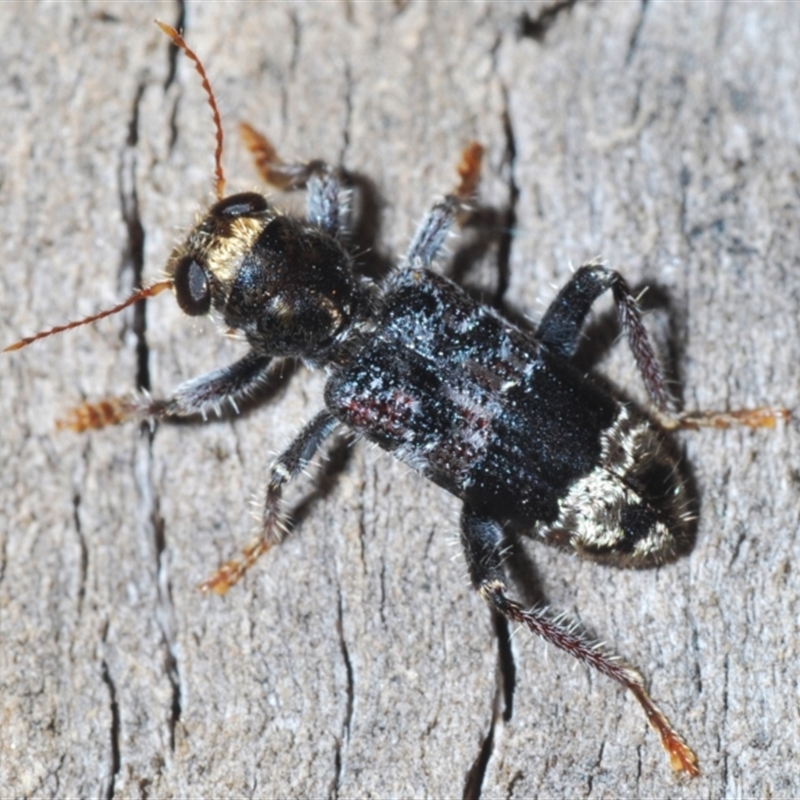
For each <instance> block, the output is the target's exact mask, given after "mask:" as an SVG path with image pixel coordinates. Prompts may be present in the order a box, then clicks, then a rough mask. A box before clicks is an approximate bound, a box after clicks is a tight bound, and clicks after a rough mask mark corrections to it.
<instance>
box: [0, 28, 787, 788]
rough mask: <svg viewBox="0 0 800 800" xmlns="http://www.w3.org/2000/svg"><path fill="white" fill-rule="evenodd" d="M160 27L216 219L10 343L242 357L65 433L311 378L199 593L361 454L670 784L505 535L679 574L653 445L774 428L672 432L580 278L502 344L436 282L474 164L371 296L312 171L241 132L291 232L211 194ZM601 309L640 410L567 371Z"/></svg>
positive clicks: (604, 658) (485, 317)
mask: <svg viewBox="0 0 800 800" xmlns="http://www.w3.org/2000/svg"><path fill="white" fill-rule="evenodd" d="M159 24H160V25H161V28H162V30H164V31H165V33H167V34H168V35H169V36H170V37H171V38H172V40H173V41H174V42H175V44H176V45H177V46H178V47H180V48H181V49H182V50H183V52H184V53H185V54H186V55H187V56H188V57H189V58H190V59H191V60H192V61H193V62H194V64H195V67H196V68H197V71H198V72H199V73H200V76H201V79H202V81H203V86H204V88H205V91H206V94H207V97H208V100H209V104H210V106H211V108H212V112H213V116H214V121H215V127H216V131H217V148H216V153H215V163H216V171H215V179H216V201H215V202H214V203H213V204H212V205H211V206H210V208H209V209H208V210H207V211H206V212H205V213H204V214H203V215H202V216H201V218H200V219H199V221H198V222H197V223H196V224H195V225H194V227H193V228H192V229H191V231H190V232H189V234H188V235H187V236H186V237H185V239H184V240H183V241H182V242H181V243H179V244H178V245H177V246H176V247H175V248H174V250H173V252H172V254H171V256H170V257H169V259H168V261H167V264H166V268H165V277H164V278H163V279H161V280H159V281H157V282H155V283H153V284H151V285H149V286H146V287H144V288H142V289H139V290H137V291H136V292H134V293H133V294H132V295H131V297H129V298H128V299H127V300H125V301H123V302H122V303H120V304H119V305H117V306H114V307H113V308H111V309H109V310H107V311H103V312H101V313H99V314H96V315H93V316H91V317H88V318H86V319H84V320H81V321H79V322H76V323H70V324H68V325H63V326H58V327H56V328H53V329H50V330H48V331H44V332H42V333H40V334H36V335H34V336H31V337H27V338H25V339H22V340H20V341H19V342H17V343H15V344H14V345H11V346H10V347H9V348H7V350H15V349H19V348H21V347H24V346H26V345H28V344H30V343H32V342H34V341H37V340H38V339H41V338H44V337H46V336H48V335H51V334H54V333H59V332H62V331H64V330H68V329H70V328H74V327H77V326H79V325H82V324H85V323H87V322H94V321H97V320H99V319H102V318H103V317H106V316H109V315H111V314H114V313H117V312H118V311H121V310H122V309H124V308H126V307H128V306H129V305H131V304H132V303H134V302H136V301H137V300H141V299H144V298H147V297H151V296H154V295H156V294H158V293H160V292H162V291H164V290H167V289H169V290H171V291H172V292H173V293H174V295H175V297H176V300H177V303H178V305H179V307H180V308H181V310H182V311H183V312H184V313H185V314H186V315H188V316H192V317H195V316H196V317H199V316H206V315H209V314H211V315H213V316H214V317H215V318H216V319H218V320H219V321H221V324H222V326H223V327H224V328H225V329H228V330H231V331H233V332H235V333H236V334H237V335H238V336H239V337H240V338H241V339H242V340H243V341H244V342H245V343H246V345H247V351H246V352H245V353H244V355H243V356H241V357H240V358H239V359H238V360H237V361H235V362H234V363H232V364H230V365H228V366H225V367H222V368H218V369H215V370H214V371H211V372H208V373H206V374H204V375H201V376H199V377H196V378H193V379H191V380H189V381H186V382H184V383H182V384H180V385H179V386H178V387H177V388H175V389H174V390H173V391H172V392H171V393H169V394H167V395H166V396H165V397H159V396H155V397H151V396H150V395H149V394H147V395H145V394H141V395H137V396H134V397H122V398H120V397H110V398H108V399H106V400H102V401H99V402H88V403H84V404H83V405H81V406H79V407H77V408H75V409H73V410H72V411H71V412H70V414H69V415H68V416H67V418H66V419H65V421H64V423H63V424H64V426H65V427H69V428H71V429H72V430H75V431H84V430H88V429H96V428H101V427H104V426H105V425H110V424H118V423H121V422H124V421H126V420H143V421H149V422H152V421H155V420H161V419H173V418H182V417H191V416H198V415H201V416H204V415H205V414H206V413H207V412H209V411H214V410H216V409H218V408H220V407H221V406H222V405H224V404H226V403H227V404H230V405H231V406H232V407H233V408H234V409H236V408H238V406H239V404H240V403H241V402H242V401H245V400H247V399H248V398H249V397H251V396H252V395H253V394H257V393H258V392H259V391H260V390H261V389H262V388H263V387H264V385H265V383H267V382H268V381H269V380H270V377H271V375H272V369H273V365H274V364H275V363H276V360H280V359H302V360H303V361H304V362H305V363H306V364H308V365H309V366H310V367H311V368H318V369H324V370H325V373H326V384H325V389H324V404H322V407H321V408H320V409H319V411H318V412H317V413H316V414H315V415H314V416H312V418H311V419H310V420H308V421H307V423H306V424H305V426H304V427H303V428H302V429H301V430H300V432H299V433H298V434H297V435H296V436H295V437H294V439H293V440H292V441H291V443H290V444H289V445H288V446H287V447H286V448H285V450H284V451H283V452H282V453H281V454H280V455H279V456H278V458H277V459H276V460H275V461H274V463H273V464H272V466H271V467H270V471H269V479H268V485H267V489H266V492H265V498H264V501H263V506H262V511H261V519H260V524H259V530H258V533H257V535H256V536H255V538H253V540H252V541H250V542H249V543H248V544H247V545H246V546H245V548H244V549H243V551H242V554H241V555H240V556H239V557H238V558H234V559H231V560H229V561H227V562H225V563H224V564H222V566H221V567H220V568H219V569H218V570H217V571H216V572H215V573H214V574H213V575H212V576H211V577H210V578H209V579H207V580H206V581H205V582H204V583H203V584H202V585H201V588H202V589H203V590H204V591H210V592H215V593H217V594H225V593H226V592H227V591H228V590H229V589H230V588H231V587H232V586H234V585H235V584H236V583H237V582H239V581H240V580H241V579H242V578H243V577H244V576H245V574H246V573H247V571H248V570H249V569H250V568H251V567H253V565H254V564H255V562H256V561H257V560H258V559H259V558H260V556H261V555H263V554H264V553H266V552H267V551H268V550H270V549H271V548H272V547H274V546H276V545H278V544H279V543H280V542H281V540H282V538H283V533H284V525H285V510H284V508H283V503H282V500H283V493H284V490H285V488H286V487H287V486H288V485H289V484H290V483H291V482H293V481H294V480H295V479H297V478H298V477H299V476H300V474H301V473H302V472H303V471H304V470H305V468H306V467H307V466H308V465H309V463H310V462H311V461H312V460H313V459H314V458H315V457H316V456H317V455H318V454H319V453H321V452H324V450H325V448H326V447H327V446H328V443H329V441H330V440H331V437H333V436H334V435H335V434H337V433H345V434H350V435H354V436H355V437H356V438H362V439H365V440H367V441H369V442H371V443H373V444H375V445H377V446H379V447H380V448H381V449H383V450H385V451H387V452H388V453H391V454H392V455H393V456H394V457H395V458H397V459H399V460H400V461H401V462H403V463H404V464H406V465H408V466H409V467H410V468H412V469H413V470H415V471H416V472H418V473H419V474H420V475H422V476H423V477H425V478H427V479H428V480H429V481H431V482H432V483H434V484H436V485H437V486H439V487H441V488H442V489H444V490H446V491H447V492H449V493H450V494H451V495H453V496H454V497H456V498H457V499H458V500H459V501H461V504H462V505H461V517H460V524H459V527H460V541H461V546H462V548H463V552H464V556H465V559H466V564H467V568H468V573H469V578H470V582H471V584H472V586H473V588H474V589H475V591H476V592H477V593H478V594H479V595H480V596H481V597H482V598H483V599H484V600H485V601H486V603H487V604H488V605H489V607H490V608H491V609H492V610H493V611H494V612H495V613H496V614H497V615H498V616H499V617H502V618H503V619H505V620H506V621H508V622H509V623H511V624H512V625H517V626H520V627H522V628H526V629H528V630H529V631H531V632H533V633H535V634H537V635H538V636H540V637H542V638H543V639H544V640H545V641H546V642H549V643H550V644H552V645H554V646H555V647H556V648H558V649H560V650H563V651H565V652H566V653H568V654H570V655H572V656H573V657H574V658H576V659H578V660H579V661H582V662H583V663H584V664H586V665H587V666H589V667H591V668H593V669H595V670H597V671H599V672H601V673H603V674H604V675H606V676H608V677H610V678H612V679H613V680H614V681H616V682H618V683H620V684H621V685H622V686H623V687H625V688H626V689H628V691H630V692H631V694H633V696H634V697H635V698H636V700H637V701H638V703H639V704H640V706H641V707H642V709H643V711H644V714H645V717H646V719H647V722H648V723H649V724H650V725H651V727H652V728H653V729H654V730H655V731H656V733H657V734H658V735H659V737H660V740H661V743H662V746H663V747H664V750H665V751H666V754H667V757H668V759H669V762H670V765H671V767H672V768H673V769H674V770H675V771H677V772H682V773H684V774H686V775H689V776H693V775H697V774H698V773H699V766H698V759H697V756H696V755H695V753H694V752H693V750H692V749H691V747H690V746H689V745H688V744H687V742H686V741H685V740H684V738H683V737H682V735H681V734H679V733H678V732H677V730H676V729H675V728H674V727H673V726H672V724H671V723H670V721H669V720H668V719H667V717H666V716H665V714H664V713H663V712H662V711H661V710H660V709H659V708H658V706H657V705H656V704H655V702H654V701H653V699H652V698H651V697H650V695H649V693H648V691H647V689H646V688H645V683H644V678H643V676H642V675H641V674H640V673H639V671H638V670H637V669H636V668H634V667H633V666H631V665H629V664H628V663H626V662H625V661H624V660H623V659H622V657H620V656H618V655H616V654H615V653H613V652H611V651H610V650H609V649H608V648H606V647H605V646H603V645H601V644H599V643H598V642H597V641H596V640H595V639H594V638H592V637H591V636H590V635H588V634H587V633H585V632H584V631H583V630H581V629H580V628H579V627H577V626H575V625H574V624H573V623H571V622H569V621H567V620H565V619H564V618H563V617H562V616H561V615H559V614H557V613H551V612H550V611H548V610H547V609H546V608H544V607H543V606H540V605H537V606H535V607H533V608H526V607H525V606H523V605H522V604H521V603H520V602H519V601H518V600H517V599H515V597H514V596H513V595H514V592H513V590H512V588H511V587H510V586H509V582H508V580H507V577H506V570H505V565H504V561H505V555H506V553H507V548H508V537H507V532H508V531H513V532H514V533H515V534H516V535H524V536H526V537H529V538H532V539H534V540H536V541H538V542H540V543H542V544H548V545H552V546H554V547H557V548H559V549H562V550H565V551H567V552H570V553H574V554H577V555H579V556H581V557H582V558H584V559H587V560H590V561H593V562H596V563H598V564H610V565H614V566H618V567H623V568H629V567H630V568H648V567H655V566H660V565H662V564H665V563H669V562H671V561H673V560H674V559H676V558H677V557H679V556H680V555H682V554H684V553H686V552H687V551H688V550H689V549H690V547H691V544H692V541H693V536H694V530H695V517H696V513H695V509H694V505H693V492H692V489H691V485H690V482H689V481H688V480H687V477H686V472H685V470H684V469H683V468H682V466H681V465H680V457H679V455H678V453H677V451H676V449H675V446H674V444H673V443H671V440H670V438H669V436H668V432H669V431H671V430H676V429H679V428H686V429H694V428H697V427H699V426H704V425H705V426H711V427H717V428H725V427H728V426H730V425H736V424H738V425H745V426H749V427H754V428H755V427H772V426H774V424H775V422H776V421H777V420H779V419H785V418H786V417H787V416H788V413H787V412H785V411H784V410H783V409H772V408H755V409H744V410H739V411H727V412H702V411H701V412H688V413H686V412H680V411H679V410H678V408H677V404H676V402H675V400H674V398H673V396H672V393H671V391H670V389H669V387H668V385H667V381H666V379H665V376H664V372H663V370H662V368H661V365H660V361H659V359H658V357H657V356H656V353H655V351H654V349H653V347H652V345H651V343H650V338H649V335H648V332H647V330H646V328H645V326H644V323H643V320H642V313H641V310H640V308H639V305H638V303H637V298H636V296H635V294H634V293H633V292H632V291H631V289H630V288H629V287H628V284H627V282H626V280H625V278H624V277H623V275H622V274H621V273H620V272H618V271H616V270H614V269H611V268H609V267H608V266H606V265H605V264H604V263H601V262H600V261H598V260H592V261H588V262H586V263H585V264H583V265H582V266H580V267H579V268H578V269H577V270H575V271H574V273H573V274H572V276H571V277H570V279H569V280H568V281H567V282H566V283H565V285H564V286H563V287H562V288H561V289H560V291H559V292H558V294H557V296H556V297H555V298H554V299H553V301H552V302H551V303H550V304H549V306H548V308H547V310H546V311H545V313H544V315H543V317H542V318H541V320H540V321H539V322H538V324H537V325H536V327H535V331H531V330H524V329H522V328H521V327H519V326H517V325H514V324H512V323H511V322H510V321H508V320H507V319H506V318H504V317H503V316H501V315H500V314H499V313H497V312H496V311H495V310H493V309H492V308H490V307H488V306H486V305H484V304H481V303H480V302H477V301H476V300H475V299H474V298H472V297H471V296H470V295H468V294H467V293H466V292H465V291H463V290H462V289H461V288H459V287H458V286H457V285H456V284H455V283H453V282H452V281H450V280H448V279H447V278H445V277H443V276H442V275H441V274H440V272H439V271H438V270H437V268H436V265H437V263H438V261H439V259H440V257H441V254H442V248H443V243H444V240H445V237H446V236H447V235H448V233H449V232H450V231H451V229H452V228H453V227H454V226H455V225H456V224H458V223H459V222H462V221H464V219H466V218H467V217H468V215H469V213H470V209H471V207H472V205H473V203H474V199H475V197H476V195H477V190H478V181H479V176H480V167H481V159H482V155H483V148H482V147H481V145H479V144H477V143H471V144H469V145H468V146H467V147H465V148H464V150H463V152H462V155H461V159H460V161H459V163H458V167H457V172H458V180H457V182H456V185H455V188H454V189H453V190H452V191H451V192H450V193H449V194H447V195H445V197H444V198H443V199H441V200H439V201H438V202H436V203H434V204H433V205H432V207H431V208H430V209H429V210H428V211H427V213H425V214H424V215H423V216H422V219H421V221H420V222H419V224H418V226H417V228H416V232H415V233H414V235H413V236H412V238H411V241H410V242H409V244H408V246H407V249H406V252H405V254H404V255H403V256H402V257H401V258H400V259H399V262H398V264H397V266H395V267H394V268H393V269H391V270H390V271H389V272H388V274H387V275H386V276H384V277H383V279H382V280H376V281H369V280H365V279H364V278H363V277H362V276H361V275H360V274H359V272H358V270H357V269H356V267H355V258H354V253H353V250H352V247H351V242H350V239H349V236H348V234H349V232H350V230H351V228H352V220H351V207H350V201H349V189H348V187H347V186H346V182H345V180H344V177H343V174H342V172H341V170H339V169H337V168H336V167H332V166H329V165H328V164H326V163H325V162H323V161H320V160H312V161H309V162H305V163H286V162H284V161H282V160H281V159H280V157H279V156H278V154H277V152H276V150H275V148H274V147H273V145H272V144H271V143H270V142H269V140H268V139H266V138H265V137H264V136H262V135H261V134H259V133H258V132H257V131H256V130H255V129H253V128H251V127H250V126H249V125H244V126H243V127H242V134H243V137H244V140H245V143H246V145H247V147H248V148H249V149H250V151H251V152H252V153H253V155H254V157H255V162H256V166H257V168H258V170H259V172H260V173H261V175H262V177H263V178H264V179H265V181H266V182H267V183H268V184H270V185H272V186H274V187H277V188H279V189H282V190H286V191H293V190H298V191H299V190H302V191H305V193H306V213H305V217H304V218H302V219H300V218H296V217H293V216H290V215H288V214H285V213H283V212H282V211H281V210H280V209H279V208H278V207H277V206H276V205H275V204H274V203H273V201H272V200H271V199H268V198H267V197H266V196H265V195H264V194H262V193H260V192H255V191H247V192H239V193H235V194H230V195H226V194H225V177H224V173H223V169H222V144H223V137H222V125H221V121H220V117H219V112H218V110H217V105H216V100H215V98H214V95H213V92H212V91H211V88H210V85H209V83H208V80H207V78H206V75H205V70H204V68H203V66H202V64H201V62H200V61H199V59H198V58H197V56H196V55H195V54H194V53H193V52H192V50H191V49H190V48H189V47H188V46H187V45H186V43H185V42H184V41H183V39H182V37H181V36H180V34H179V33H178V32H177V31H175V30H174V29H172V28H170V27H169V26H166V25H163V24H161V23H159ZM606 292H609V293H610V294H611V295H612V297H613V301H614V305H615V309H616V314H617V317H618V320H619V325H620V328H621V329H622V331H623V333H624V335H625V338H626V340H627V348H628V350H629V351H630V353H631V355H632V356H633V361H634V363H635V364H636V368H637V372H638V375H639V377H640V379H641V381H642V383H643V385H644V388H645V390H646V393H647V396H648V401H649V409H648V410H647V411H644V410H642V409H641V408H639V407H638V406H636V405H635V404H632V403H628V402H623V401H621V400H620V398H619V397H618V396H616V395H614V394H612V393H610V392H609V391H607V390H606V389H605V388H604V387H603V386H601V385H599V384H598V383H597V382H596V381H594V380H592V379H590V378H587V376H586V375H585V373H584V371H583V370H581V369H579V368H577V367H576V365H575V363H574V357H575V354H576V350H577V348H578V346H579V343H580V341H581V337H582V332H583V330H584V326H585V322H586V320H587V317H588V315H589V314H590V311H591V310H592V307H593V305H594V303H595V301H596V300H597V299H598V298H599V297H600V296H602V295H604V294H605V293H606Z"/></svg>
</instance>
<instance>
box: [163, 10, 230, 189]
mask: <svg viewBox="0 0 800 800" xmlns="http://www.w3.org/2000/svg"><path fill="white" fill-rule="evenodd" d="M156 25H158V27H159V28H161V30H162V31H163V32H164V33H166V34H167V36H169V38H170V39H172V43H173V44H174V45H175V46H176V47H179V48H180V49H181V50H183V52H184V53H185V54H186V55H187V56H188V57H189V58H190V59H191V60H192V62H194V68H195V69H196V70H197V73H198V75H200V78H201V80H202V82H203V88H204V89H205V91H206V94H207V95H208V104H209V105H210V106H211V116H212V117H213V118H214V127H215V128H216V131H217V149H216V150H215V151H214V163H215V164H216V168H215V170H214V174H215V175H216V178H217V182H216V187H215V189H216V192H217V199H218V200H222V197H223V195H224V192H225V174H224V173H223V171H222V139H223V136H222V119H221V117H220V114H219V108H218V107H217V100H216V98H215V97H214V91H213V89H212V88H211V83H210V82H209V80H208V75H207V74H206V70H205V67H204V66H203V62H202V61H200V58H199V57H198V55H197V54H196V53H195V52H194V50H192V48H191V47H189V45H188V44H186V42H185V41H184V39H183V36H181V35H180V34H179V33H178V31H176V30H175V28H173V27H172V26H171V25H167V23H166V22H161V21H160V20H156Z"/></svg>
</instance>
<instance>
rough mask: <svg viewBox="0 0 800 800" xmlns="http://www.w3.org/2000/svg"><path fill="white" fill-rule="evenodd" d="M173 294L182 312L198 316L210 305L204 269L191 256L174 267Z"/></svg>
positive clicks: (209, 290)
mask: <svg viewBox="0 0 800 800" xmlns="http://www.w3.org/2000/svg"><path fill="white" fill-rule="evenodd" d="M174 281H175V296H176V298H177V300H178V305H179V306H180V307H181V311H183V313H184V314H188V315H189V316H190V317H198V316H200V315H201V314H205V313H206V312H207V311H208V309H209V308H210V307H211V287H210V286H209V284H208V276H207V275H206V271H205V270H204V269H203V267H201V266H200V264H198V263H197V261H195V260H194V259H193V258H190V257H186V258H184V259H182V260H181V261H180V262H179V264H178V266H177V267H176V268H175V277H174Z"/></svg>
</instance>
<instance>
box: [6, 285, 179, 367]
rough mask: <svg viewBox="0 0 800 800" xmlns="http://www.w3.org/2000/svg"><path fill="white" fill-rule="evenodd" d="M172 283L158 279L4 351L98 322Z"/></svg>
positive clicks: (21, 340) (27, 338)
mask: <svg viewBox="0 0 800 800" xmlns="http://www.w3.org/2000/svg"><path fill="white" fill-rule="evenodd" d="M172 285H173V281H172V279H171V278H168V279H166V280H163V281H157V282H156V283H152V284H150V286H145V287H143V288H142V289H137V290H136V291H135V292H134V293H133V294H132V295H131V296H130V297H128V298H127V300H123V301H122V302H121V303H120V304H119V305H116V306H114V307H113V308H108V309H106V310H105V311H101V312H100V313H99V314H92V316H91V317H84V318H83V319H79V320H78V321H77V322H68V323H67V324H66V325H57V326H56V327H55V328H50V330H46V331H40V332H39V333H36V334H34V335H33V336H27V337H25V338H24V339H20V340H19V341H18V342H14V344H10V345H9V346H8V347H6V348H4V349H3V352H4V353H8V352H10V351H11V350H21V349H22V348H23V347H27V346H28V345H29V344H31V342H36V341H38V340H39V339H45V338H47V337H48V336H55V335H56V334H57V333H63V332H64V331H71V330H72V329H73V328H79V327H80V326H81V325H88V324H89V323H90V322H97V320H99V319H104V318H105V317H110V316H111V315H112V314H116V313H118V312H119V311H122V310H123V309H124V308H127V307H128V306H132V305H133V304H134V303H135V302H136V301H137V300H144V298H145V297H153V296H155V295H157V294H159V293H160V292H163V291H164V289H171V288H172Z"/></svg>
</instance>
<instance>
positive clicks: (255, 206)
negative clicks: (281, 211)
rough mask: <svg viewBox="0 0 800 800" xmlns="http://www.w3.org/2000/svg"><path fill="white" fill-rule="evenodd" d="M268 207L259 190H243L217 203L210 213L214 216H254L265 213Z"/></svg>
mask: <svg viewBox="0 0 800 800" xmlns="http://www.w3.org/2000/svg"><path fill="white" fill-rule="evenodd" d="M268 208H269V206H268V205H267V201H266V200H265V199H264V197H263V195H260V194H258V193H257V192H241V193H240V194H232V195H231V196H230V197H226V198H225V199H224V200H220V201H219V202H218V203H215V204H214V205H213V206H212V207H211V211H210V212H209V213H210V215H211V216H213V217H226V218H233V217H252V216H256V215H258V214H263V213H264V212H265V211H266V210H267V209H268Z"/></svg>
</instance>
